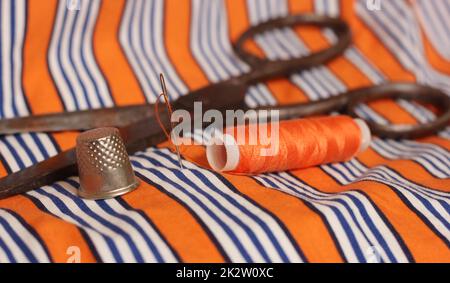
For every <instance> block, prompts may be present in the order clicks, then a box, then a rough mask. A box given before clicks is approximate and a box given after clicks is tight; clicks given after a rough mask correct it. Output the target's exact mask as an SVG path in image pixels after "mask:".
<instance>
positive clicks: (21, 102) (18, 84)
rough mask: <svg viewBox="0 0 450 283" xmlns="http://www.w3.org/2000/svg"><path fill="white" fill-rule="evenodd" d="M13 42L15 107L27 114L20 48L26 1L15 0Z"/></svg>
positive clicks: (19, 112) (23, 33) (22, 41)
mask: <svg viewBox="0 0 450 283" xmlns="http://www.w3.org/2000/svg"><path fill="white" fill-rule="evenodd" d="M15 6H16V8H15V13H16V14H15V27H14V29H15V33H16V34H15V42H14V46H13V56H14V65H13V67H14V69H13V72H14V90H15V92H14V93H13V95H14V96H15V98H16V103H15V105H14V106H13V107H16V109H17V112H18V114H19V116H23V115H26V114H28V109H27V106H26V103H25V98H24V95H23V89H22V48H23V43H24V36H25V22H26V14H25V9H26V3H25V2H24V1H23V0H18V1H15Z"/></svg>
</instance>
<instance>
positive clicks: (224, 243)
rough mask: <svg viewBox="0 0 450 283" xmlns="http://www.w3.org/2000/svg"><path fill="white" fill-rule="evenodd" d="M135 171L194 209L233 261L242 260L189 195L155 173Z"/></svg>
mask: <svg viewBox="0 0 450 283" xmlns="http://www.w3.org/2000/svg"><path fill="white" fill-rule="evenodd" d="M132 159H133V160H134V161H136V162H138V163H139V164H141V165H142V166H145V164H146V163H147V161H146V160H143V159H139V158H137V157H133V158H132ZM135 170H136V172H138V173H140V174H142V175H143V176H145V177H147V178H149V179H150V180H152V181H153V182H155V183H156V184H158V185H160V186H162V187H163V188H164V189H165V190H167V191H168V192H169V193H171V194H173V195H175V196H176V197H177V198H179V199H180V200H181V201H182V202H184V203H185V204H186V205H187V206H188V207H189V208H190V209H192V210H193V211H194V213H195V214H196V215H197V216H198V217H199V218H200V219H202V221H203V222H204V223H205V225H206V226H207V227H208V228H209V229H210V231H211V232H212V233H213V234H214V236H215V238H216V239H217V240H218V241H219V242H220V243H221V244H222V248H223V249H224V251H225V252H226V253H227V255H228V256H229V257H230V259H231V260H232V261H233V262H244V258H243V257H242V255H241V253H240V251H239V250H238V249H237V247H236V246H235V243H234V242H233V240H231V238H230V237H229V236H228V235H227V233H226V232H225V230H223V228H222V227H221V226H220V225H218V224H217V223H216V222H215V220H213V219H212V218H211V217H210V216H209V215H208V214H207V213H206V212H205V211H204V210H203V209H202V208H201V207H199V206H198V205H197V204H196V203H195V202H194V201H192V200H191V199H190V197H188V196H186V195H185V194H184V193H182V192H180V190H179V189H178V188H175V187H174V186H172V185H171V184H169V183H168V182H165V181H163V180H161V179H159V177H157V176H156V175H154V174H153V173H152V172H150V171H148V170H146V169H142V168H138V167H135Z"/></svg>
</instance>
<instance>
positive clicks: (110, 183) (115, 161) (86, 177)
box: [77, 127, 138, 199]
mask: <svg viewBox="0 0 450 283" xmlns="http://www.w3.org/2000/svg"><path fill="white" fill-rule="evenodd" d="M77 162H78V172H79V176H80V189H79V191H78V194H79V196H81V197H83V198H87V199H104V198H111V197H115V196H119V195H122V194H125V193H127V192H130V191H132V190H134V189H135V188H136V187H137V186H138V181H137V179H136V177H135V176H134V172H133V169H132V168H131V163H130V159H129V158H128V154H127V151H126V149H125V145H124V144H123V141H122V138H121V137H120V134H119V130H118V129H116V128H110V127H105V128H97V129H93V130H89V131H86V132H83V133H81V134H80V135H79V136H78V137H77Z"/></svg>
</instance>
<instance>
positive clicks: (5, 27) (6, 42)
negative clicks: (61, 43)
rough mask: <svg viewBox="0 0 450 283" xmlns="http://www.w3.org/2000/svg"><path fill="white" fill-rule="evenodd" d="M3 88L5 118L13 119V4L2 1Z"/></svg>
mask: <svg viewBox="0 0 450 283" xmlns="http://www.w3.org/2000/svg"><path fill="white" fill-rule="evenodd" d="M0 5H1V6H2V10H1V11H2V28H1V35H2V38H1V39H2V44H1V49H2V78H1V79H2V86H3V89H2V91H3V101H2V103H3V105H2V107H3V116H4V117H5V118H11V117H13V116H14V113H13V111H12V109H13V105H12V96H13V95H14V94H13V93H12V84H11V82H12V81H13V80H12V74H11V63H10V56H11V25H10V22H11V2H10V1H2V2H1V4H0Z"/></svg>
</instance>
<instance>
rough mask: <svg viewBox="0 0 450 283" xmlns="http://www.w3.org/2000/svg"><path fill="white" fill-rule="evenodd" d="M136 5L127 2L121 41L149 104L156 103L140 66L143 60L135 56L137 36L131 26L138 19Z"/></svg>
mask: <svg viewBox="0 0 450 283" xmlns="http://www.w3.org/2000/svg"><path fill="white" fill-rule="evenodd" d="M134 3H136V2H135V1H127V3H126V6H125V11H124V15H123V19H122V22H121V24H120V31H119V40H120V44H121V46H122V48H123V49H124V51H125V54H126V56H127V59H128V61H129V62H130V64H131V67H132V69H133V71H134V73H135V74H136V77H137V79H138V81H139V83H140V85H141V87H142V90H143V92H144V94H145V96H146V98H147V100H148V101H149V102H153V101H155V97H154V96H155V94H154V93H153V90H152V88H151V86H150V82H149V80H147V78H146V76H145V71H144V70H142V69H141V68H142V67H141V66H139V62H141V63H142V58H138V57H137V54H135V53H134V51H133V48H134V38H135V37H136V35H135V34H134V30H135V28H134V26H133V28H132V29H131V26H132V24H133V22H134V18H136V17H135V15H134V10H133V5H134ZM130 29H131V30H130ZM130 33H131V34H132V37H131V39H130V40H131V41H129V39H128V36H129V34H130ZM136 48H137V49H139V48H140V47H139V46H137V47H136Z"/></svg>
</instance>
